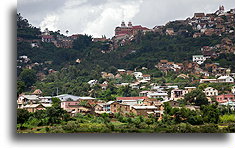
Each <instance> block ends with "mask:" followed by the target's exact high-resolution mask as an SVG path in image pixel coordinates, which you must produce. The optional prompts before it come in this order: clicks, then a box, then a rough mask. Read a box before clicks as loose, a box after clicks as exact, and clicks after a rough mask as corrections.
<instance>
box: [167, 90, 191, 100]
mask: <svg viewBox="0 0 235 148" xmlns="http://www.w3.org/2000/svg"><path fill="white" fill-rule="evenodd" d="M186 93H188V92H187V90H183V89H173V90H171V99H173V100H178V99H183V98H184V95H185V94H186Z"/></svg>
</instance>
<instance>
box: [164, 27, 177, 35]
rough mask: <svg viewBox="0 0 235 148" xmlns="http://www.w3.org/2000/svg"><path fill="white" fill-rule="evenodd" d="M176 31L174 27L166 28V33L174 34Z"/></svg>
mask: <svg viewBox="0 0 235 148" xmlns="http://www.w3.org/2000/svg"><path fill="white" fill-rule="evenodd" d="M174 34H175V32H174V29H173V28H167V29H166V35H174Z"/></svg>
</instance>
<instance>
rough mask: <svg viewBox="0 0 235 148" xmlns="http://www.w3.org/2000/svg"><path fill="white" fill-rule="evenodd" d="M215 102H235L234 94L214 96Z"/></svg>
mask: <svg viewBox="0 0 235 148" xmlns="http://www.w3.org/2000/svg"><path fill="white" fill-rule="evenodd" d="M216 101H217V102H219V103H226V102H229V101H232V102H235V96H234V94H222V95H219V96H216Z"/></svg>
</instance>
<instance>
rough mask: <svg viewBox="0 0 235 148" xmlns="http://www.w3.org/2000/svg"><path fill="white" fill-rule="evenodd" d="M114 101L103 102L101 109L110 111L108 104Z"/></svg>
mask: <svg viewBox="0 0 235 148" xmlns="http://www.w3.org/2000/svg"><path fill="white" fill-rule="evenodd" d="M113 102H115V101H109V102H107V103H104V104H103V111H106V112H110V104H112V103H113Z"/></svg>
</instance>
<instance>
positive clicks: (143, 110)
mask: <svg viewBox="0 0 235 148" xmlns="http://www.w3.org/2000/svg"><path fill="white" fill-rule="evenodd" d="M131 112H132V113H134V114H135V115H137V116H149V115H151V114H152V115H154V116H158V117H161V115H162V113H163V111H160V109H158V107H156V106H132V108H131Z"/></svg>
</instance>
